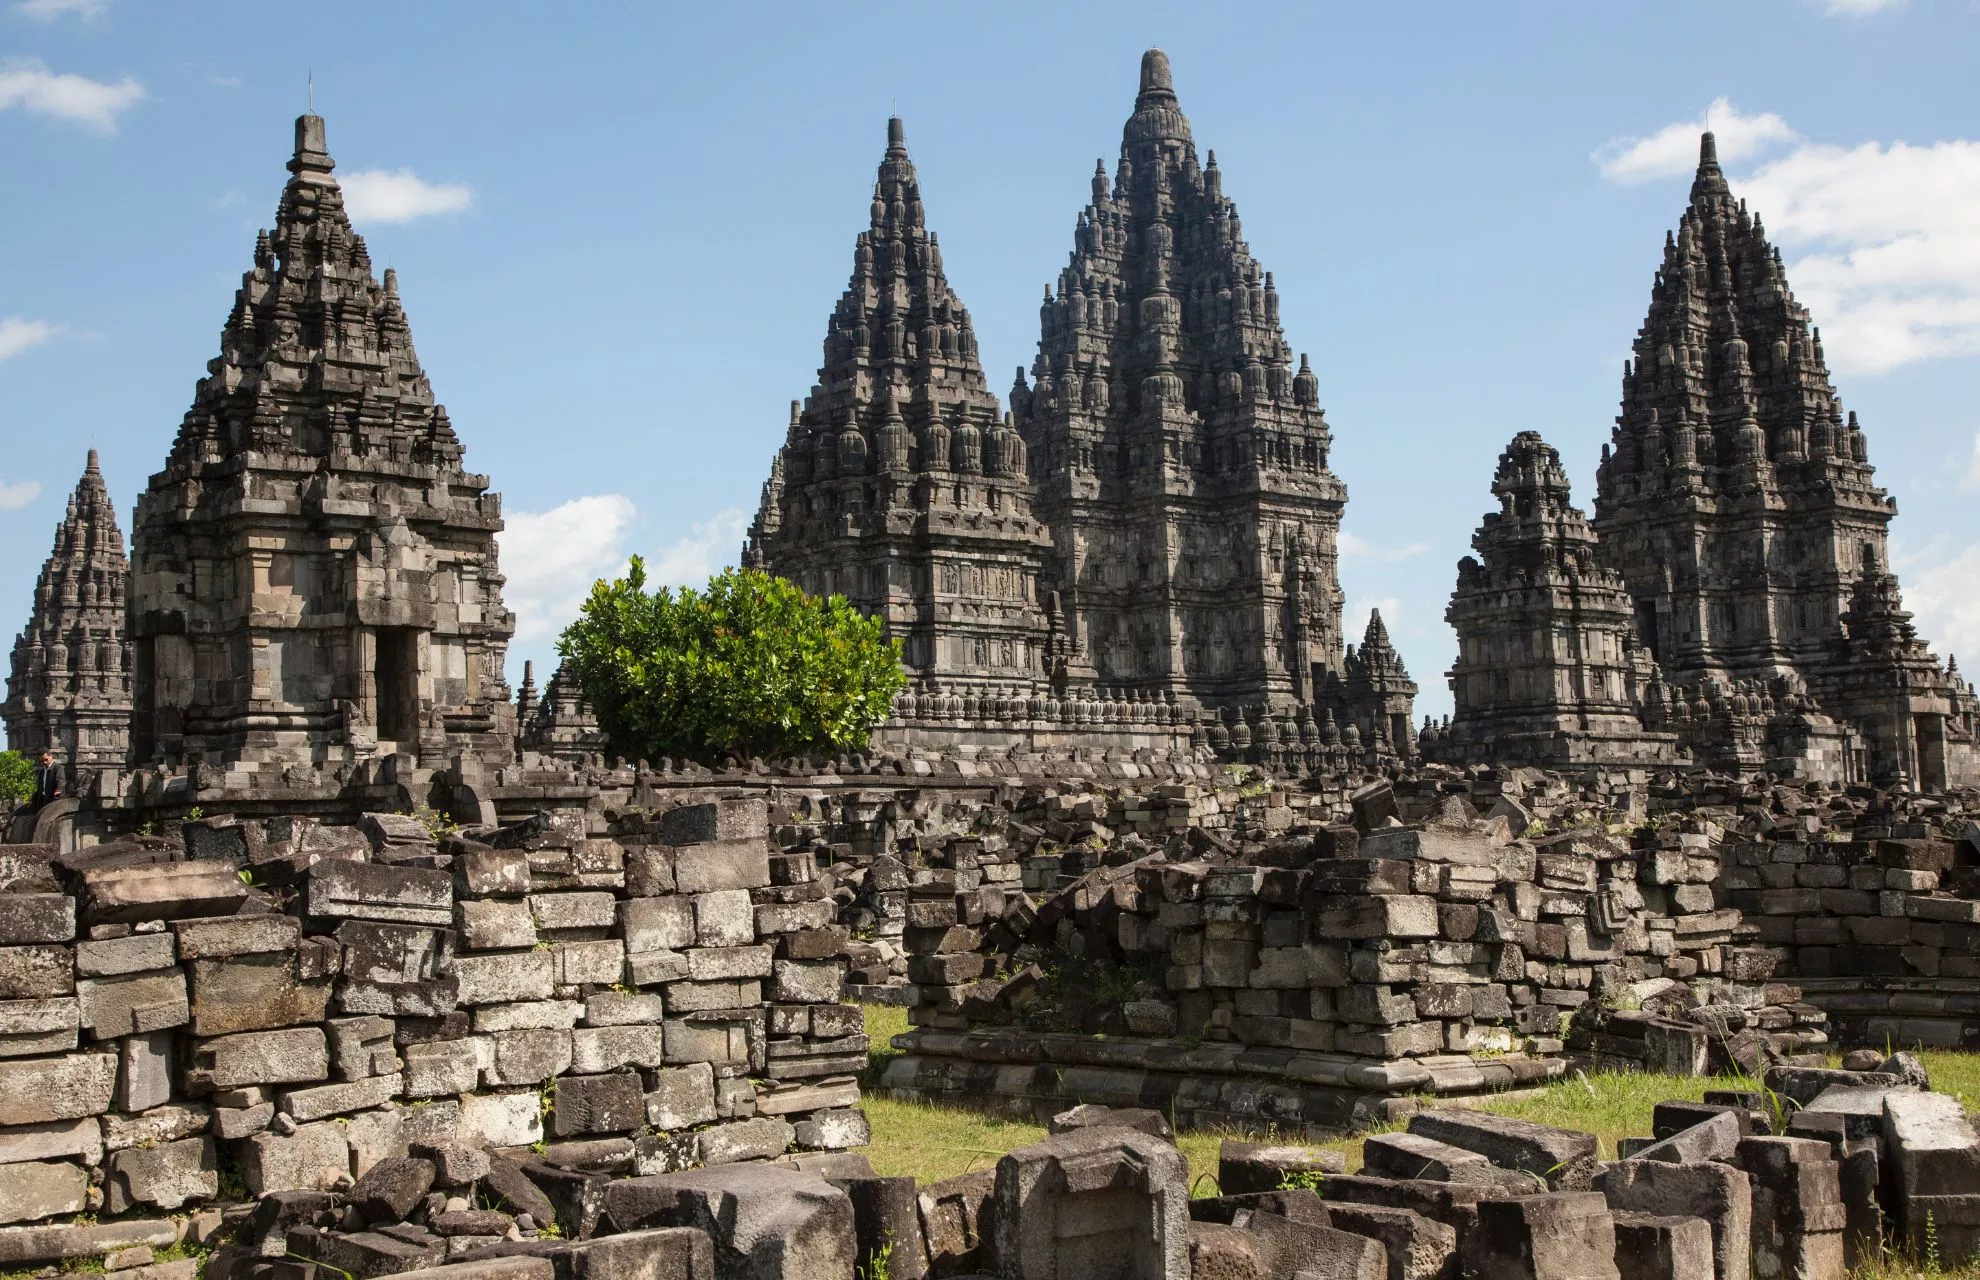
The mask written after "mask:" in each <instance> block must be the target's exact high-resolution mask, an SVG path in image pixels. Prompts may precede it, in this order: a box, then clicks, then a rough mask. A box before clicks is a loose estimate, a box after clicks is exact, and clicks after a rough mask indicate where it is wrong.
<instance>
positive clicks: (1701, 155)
mask: <svg viewBox="0 0 1980 1280" xmlns="http://www.w3.org/2000/svg"><path fill="white" fill-rule="evenodd" d="M1698 167H1699V168H1700V169H1705V168H1712V169H1716V168H1718V167H1719V140H1718V139H1717V138H1716V137H1714V136H1712V131H1711V130H1710V129H1707V130H1706V131H1705V132H1704V133H1702V134H1700V135H1699V136H1698Z"/></svg>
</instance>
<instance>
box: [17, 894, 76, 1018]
mask: <svg viewBox="0 0 1980 1280" xmlns="http://www.w3.org/2000/svg"><path fill="white" fill-rule="evenodd" d="M4 900H5V898H4V896H0V901H4ZM75 993H76V966H75V959H74V957H73V956H72V955H71V954H70V948H68V947H63V946H39V947H0V1000H46V999H49V998H51V997H54V996H70V995H74V994H75Z"/></svg>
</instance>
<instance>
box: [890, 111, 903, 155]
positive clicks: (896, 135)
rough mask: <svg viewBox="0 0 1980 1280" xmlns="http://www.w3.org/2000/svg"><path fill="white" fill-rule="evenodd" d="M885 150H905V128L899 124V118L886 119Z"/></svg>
mask: <svg viewBox="0 0 1980 1280" xmlns="http://www.w3.org/2000/svg"><path fill="white" fill-rule="evenodd" d="M887 150H889V151H906V150H907V128H906V126H904V125H902V124H901V118H900V117H899V116H888V117H887Z"/></svg>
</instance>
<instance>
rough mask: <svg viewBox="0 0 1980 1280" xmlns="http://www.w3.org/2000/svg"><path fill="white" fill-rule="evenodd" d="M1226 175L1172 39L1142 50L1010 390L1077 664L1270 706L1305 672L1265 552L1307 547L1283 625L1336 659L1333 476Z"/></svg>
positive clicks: (1276, 569)
mask: <svg viewBox="0 0 1980 1280" xmlns="http://www.w3.org/2000/svg"><path fill="white" fill-rule="evenodd" d="M1223 176H1224V175H1222V174H1221V173H1220V171H1219V170H1218V169H1217V167H1216V165H1215V164H1214V162H1213V163H1212V164H1211V165H1210V166H1209V167H1207V168H1205V167H1200V166H1199V164H1198V162H1197V154H1196V145H1195V143H1194V141H1193V140H1192V138H1191V134H1190V126H1189V121H1188V119H1187V118H1186V117H1185V116H1184V115H1183V113H1182V109H1181V106H1180V105H1179V103H1178V100H1177V96H1176V91H1175V84H1174V79H1173V76H1172V74H1171V69H1170V66H1169V60H1168V57H1167V55H1165V54H1164V53H1163V52H1162V51H1161V50H1159V49H1151V50H1149V51H1148V52H1147V53H1146V54H1145V55H1143V57H1142V60H1141V74H1140V80H1139V84H1138V87H1137V92H1136V95H1135V103H1134V111H1133V113H1132V114H1131V115H1130V116H1129V118H1128V120H1127V123H1126V125H1125V126H1124V127H1123V129H1122V132H1121V148H1120V159H1119V162H1118V164H1117V167H1116V169H1115V177H1114V182H1113V185H1112V187H1111V189H1110V188H1109V187H1108V184H1107V183H1106V181H1105V179H1104V176H1103V175H1095V177H1094V180H1093V184H1092V200H1091V202H1090V203H1089V204H1087V205H1086V207H1085V208H1084V209H1083V210H1081V212H1080V214H1079V217H1078V221H1077V225H1076V227H1075V230H1074V234H1073V250H1072V253H1071V256H1070V258H1069V259H1068V261H1067V265H1066V267H1065V269H1064V270H1062V271H1061V272H1060V273H1059V276H1058V279H1057V280H1056V281H1055V282H1054V283H1053V284H1052V285H1049V286H1047V289H1046V298H1045V303H1044V306H1043V307H1042V309H1041V312H1040V334H1039V342H1038V355H1037V359H1036V361H1035V362H1034V364H1033V366H1032V376H1033V381H1034V386H1035V389H1034V390H1033V391H1032V392H1031V393H1030V394H1029V395H1026V396H1025V397H1023V398H1022V400H1020V399H1019V397H1018V396H1017V395H1016V394H1015V393H1014V394H1013V404H1012V407H1013V409H1014V410H1015V412H1016V418H1017V427H1018V429H1019V431H1020V432H1022V433H1023V436H1024V440H1025V444H1026V446H1027V447H1028V449H1029V452H1030V456H1031V459H1032V464H1033V470H1034V472H1035V474H1036V475H1037V476H1038V485H1039V498H1038V501H1039V513H1040V515H1041V517H1043V518H1044V520H1045V521H1046V523H1047V524H1048V525H1050V526H1051V527H1052V528H1053V531H1054V535H1055V538H1056V540H1057V544H1058V552H1059V554H1058V557H1057V563H1056V565H1055V566H1054V569H1055V573H1054V579H1055V581H1054V583H1053V585H1054V586H1056V587H1057V589H1058V590H1059V591H1060V594H1061V599H1062V601H1063V602H1064V605H1065V607H1066V613H1067V629H1068V638H1069V641H1070V647H1071V652H1072V654H1073V655H1074V661H1073V662H1072V663H1071V664H1070V674H1071V676H1072V679H1073V681H1074V682H1075V683H1082V682H1088V681H1097V682H1100V683H1103V684H1106V685H1110V686H1121V687H1126V688H1129V689H1138V690H1146V691H1151V692H1162V693H1165V694H1173V695H1175V696H1176V697H1177V698H1178V699H1179V700H1181V701H1183V702H1185V703H1186V704H1189V705H1198V706H1215V707H1222V706H1255V705H1257V704H1259V703H1266V704H1279V705H1283V704H1286V703H1289V702H1291V701H1294V700H1296V699H1298V698H1299V697H1300V696H1301V692H1302V690H1304V689H1306V688H1307V687H1309V686H1310V685H1311V683H1312V681H1311V679H1310V676H1309V674H1308V673H1300V672H1294V671H1292V670H1290V669H1289V664H1288V661H1287V659H1286V656H1285V655H1286V654H1287V653H1288V652H1289V651H1290V648H1291V646H1288V645H1287V644H1286V643H1284V642H1283V639H1282V637H1284V636H1285V635H1287V634H1288V632H1287V626H1288V623H1287V621H1286V619H1285V618H1284V606H1285V594H1284V593H1285V583H1286V581H1287V575H1286V572H1285V568H1284V566H1282V565H1280V564H1277V563H1268V562H1267V561H1268V560H1270V559H1272V558H1273V557H1272V556H1271V555H1269V554H1268V553H1267V552H1266V550H1265V548H1266V547H1267V546H1268V545H1273V544H1276V545H1278V546H1282V547H1283V546H1287V545H1293V544H1294V543H1297V544H1298V545H1302V546H1304V547H1305V548H1306V549H1307V550H1306V553H1305V554H1306V555H1307V557H1308V559H1309V569H1310V571H1311V573H1312V574H1313V577H1312V581H1311V583H1310V584H1309V585H1310V587H1311V589H1310V590H1305V591H1303V592H1302V593H1301V594H1302V601H1301V607H1302V608H1303V609H1304V610H1305V616H1304V617H1303V618H1302V619H1301V620H1300V626H1299V627H1297V628H1295V629H1302V630H1303V632H1304V634H1305V636H1306V637H1307V642H1306V646H1305V647H1306V648H1307V650H1308V651H1309V652H1310V653H1311V661H1312V662H1313V663H1314V664H1315V666H1316V667H1317V668H1319V669H1320V670H1323V671H1325V672H1328V673H1331V674H1332V675H1333V676H1335V677H1338V675H1339V674H1340V671H1341V669H1342V663H1343V657H1344V655H1343V651H1342V637H1341V632H1340V608H1341V593H1340V590H1339V587H1338V585H1337V581H1336V552H1335V540H1336V535H1337V532H1338V529H1339V525H1340V516H1341V511H1342V508H1343V506H1344V504H1345V502H1346V499H1347V491H1346V488H1345V486H1343V485H1342V484H1341V482H1340V481H1339V480H1338V479H1337V478H1336V477H1335V476H1334V474H1333V473H1332V471H1330V470H1329V469H1328V453H1329V450H1330V448H1331V446H1332V438H1331V435H1330V433H1329V431H1328V427H1327V423H1326V418H1325V415H1324V414H1323V412H1322V410H1321V409H1320V406H1319V404H1318V399H1319V395H1318V380H1317V378H1316V377H1315V376H1314V375H1313V374H1312V371H1311V370H1310V369H1308V370H1307V371H1306V372H1305V373H1304V374H1303V375H1302V374H1297V373H1295V367H1294V364H1293V352H1292V348H1291V347H1290V346H1289V345H1288V344H1287V342H1286V338H1285V334H1284V332H1283V330H1282V328H1281V326H1280V323H1279V294H1278V290H1277V287H1276V285H1275V283H1274V281H1273V280H1272V278H1271V276H1270V275H1268V274H1267V273H1266V272H1265V271H1264V269H1263V268H1262V267H1260V266H1259V264H1258V263H1257V262H1256V261H1255V260H1254V259H1253V258H1252V256H1251V252H1250V249H1249V247H1248V246H1247V245H1246V244H1245V241H1244V236H1243V232H1242V229H1241V227H1240V225H1239V222H1238V216H1237V208H1236V206H1235V205H1234V204H1233V203H1232V202H1231V201H1230V200H1229V199H1228V198H1226V197H1225V195H1224V186H1223ZM1294 533H1297V534H1298V535H1299V537H1298V538H1296V539H1294V538H1289V537H1288V536H1287V535H1289V534H1294ZM1089 547H1090V548H1091V550H1092V553H1093V554H1091V555H1090V556H1089V554H1088V549H1089Z"/></svg>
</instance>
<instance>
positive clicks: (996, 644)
mask: <svg viewBox="0 0 1980 1280" xmlns="http://www.w3.org/2000/svg"><path fill="white" fill-rule="evenodd" d="M1024 463H1025V451H1024V448H1023V445H1022V444H1021V443H1020V442H1019V441H1018V440H1017V438H1016V435H1015V433H1014V432H1012V431H1010V430H1009V429H1008V428H1006V427H1005V426H1004V424H1003V421H1002V411H1001V409H1000V407H999V405H998V403H997V398H996V396H995V395H993V394H991V392H990V390H989V386H988V383H987V382H986V380H985V378H984V376H983V366H982V364H981V362H980V360H979V358H978V353H977V345H976V332H975V329H974V328H973V326H972V325H971V323H970V318H969V311H968V309H967V308H966V307H964V306H963V303H962V299H961V298H959V297H958V296H957V295H956V292H955V290H954V289H952V288H951V287H950V285H949V281H948V277H947V275H946V273H945V272H944V270H943V267H942V251H941V246H940V243H939V242H938V240H937V238H936V236H935V233H934V232H932V231H930V230H929V229H928V222H927V214H926V209H925V207H924V205H923V203H922V197H921V183H920V179H919V178H918V177H917V175H916V173H915V168H914V161H913V159H912V158H911V157H910V156H909V154H908V148H907V136H906V131H905V130H904V129H903V127H902V125H901V122H900V120H899V119H898V118H896V119H890V120H889V121H888V122H887V147H886V150H885V152H884V153H883V154H882V156H881V160H880V168H879V172H878V175H877V176H876V179H875V181H874V184H873V198H872V201H871V204H870V205H869V208H868V219H867V228H866V230H865V231H863V232H861V233H860V234H859V236H858V238H857V239H856V240H855V242H854V246H853V269H852V276H851V279H850V280H849V281H848V283H847V285H846V290H845V293H844V294H843V295H841V297H840V298H839V302H838V305H837V306H836V307H835V308H833V311H832V316H831V319H830V321H829V322H828V323H827V325H826V332H825V342H824V361H823V363H822V365H821V366H820V368H819V370H818V382H817V384H816V385H815V386H813V387H812V389H811V394H810V395H809V396H807V397H806V398H805V400H804V403H803V405H802V407H801V408H799V409H798V411H797V412H796V413H795V415H794V416H793V419H792V421H791V425H790V428H789V430H788V432H787V433H786V436H785V442H784V445H783V447H782V449H780V450H779V452H778V455H777V459H776V461H775V462H774V463H773V465H772V468H771V480H770V483H769V484H767V485H765V487H764V490H763V499H762V504H761V506H760V507H759V509H758V512H757V516H756V519H755V521H754V522H753V523H752V525H751V526H750V532H749V541H748V543H747V544H746V545H745V547H744V549H743V563H745V564H747V565H751V566H754V567H760V568H763V569H767V570H768V571H770V572H773V573H777V574H780V575H782V576H784V577H787V578H790V579H792V580H793V581H795V582H797V583H798V584H799V585H800V586H802V587H804V588H805V589H806V590H807V591H810V592H813V593H815V594H828V593H838V594H842V595H844V596H846V597H847V598H848V599H849V600H851V601H852V602H853V604H855V605H856V606H858V607H859V608H861V609H862V610H864V611H866V612H868V613H871V614H876V615H879V616H881V617H884V618H886V619H887V621H888V623H889V630H890V631H891V632H892V633H893V634H894V635H896V636H898V637H899V638H900V639H901V641H902V644H903V650H904V653H903V656H904V658H905V660H906V662H907V665H908V666H909V668H910V669H912V670H914V671H915V672H916V673H917V674H919V675H923V676H929V675H934V674H936V673H937V671H938V670H939V671H940V672H941V674H943V675H945V676H961V677H966V678H970V679H975V680H989V681H992V682H995V683H998V684H1002V685H1004V686H1006V687H1008V688H1012V689H1015V690H1019V691H1025V692H1028V691H1029V690H1030V689H1031V687H1032V686H1033V685H1034V683H1035V682H1036V681H1038V680H1040V679H1042V677H1043V674H1044V668H1043V657H1044V640H1045V631H1046V628H1045V619H1044V616H1043V614H1042V613H1041V612H1039V610H1038V607H1037V605H1036V604H1035V603H1034V602H1035V601H1036V600H1037V599H1038V593H1037V591H1036V587H1035V582H1036V579H1037V576H1038V570H1039V565H1040V563H1041V561H1042V559H1043V548H1044V546H1045V545H1046V542H1047V535H1046V533H1045V531H1044V529H1043V528H1042V527H1041V526H1040V525H1039V524H1038V522H1037V521H1035V520H1034V519H1032V517H1031V485H1030V478H1029V475H1028V474H1027V468H1026V466H1025V465H1024ZM965 599H966V600H968V601H969V604H968V605H967V606H966V607H965V606H963V605H961V604H960V602H961V601H963V600H965Z"/></svg>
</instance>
